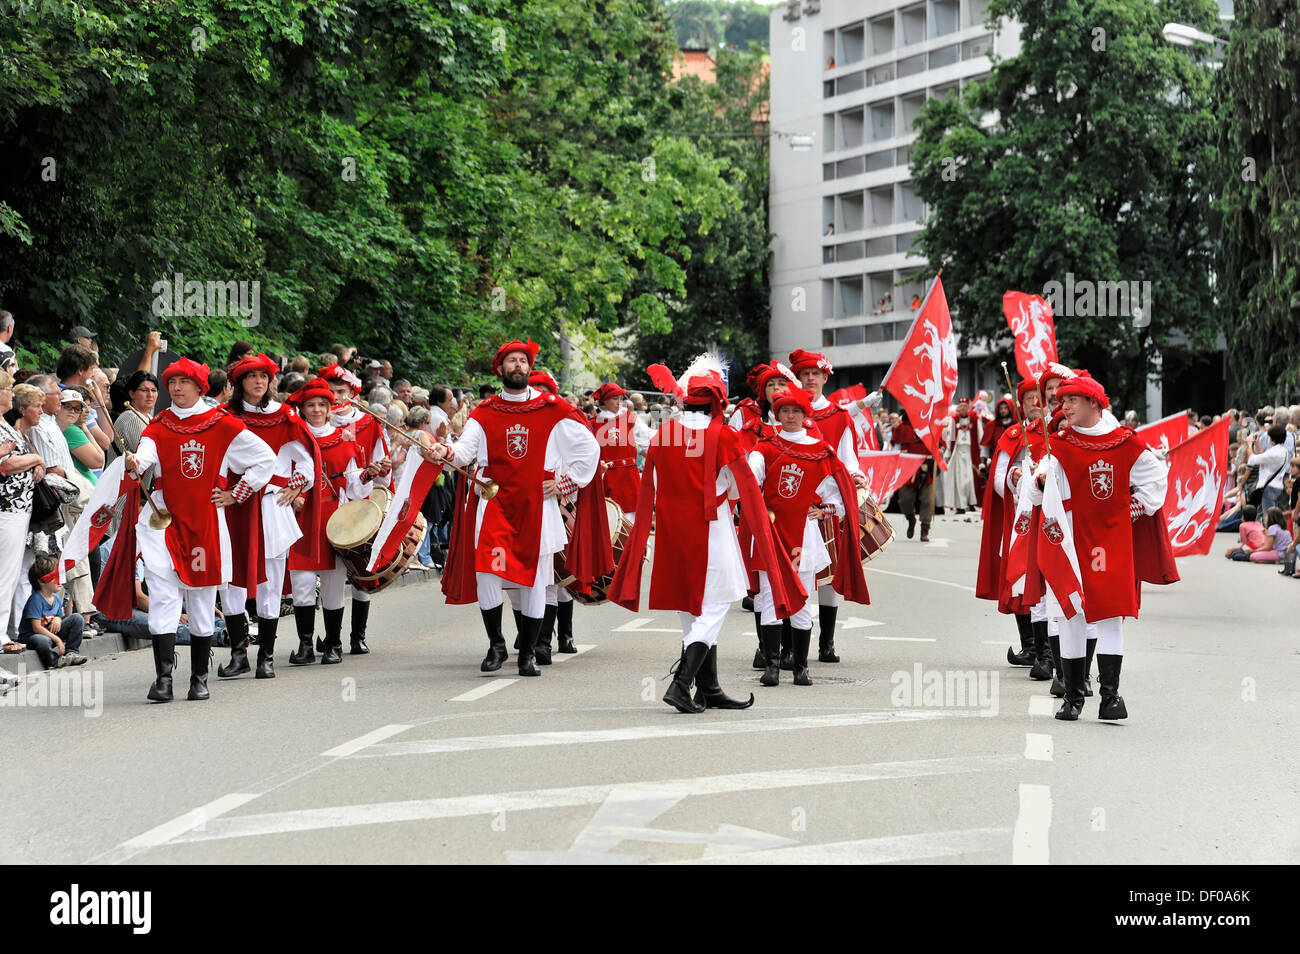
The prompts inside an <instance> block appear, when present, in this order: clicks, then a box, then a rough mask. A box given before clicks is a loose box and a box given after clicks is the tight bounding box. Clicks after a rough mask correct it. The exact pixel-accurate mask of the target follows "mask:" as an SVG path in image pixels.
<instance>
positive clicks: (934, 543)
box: [924, 537, 952, 550]
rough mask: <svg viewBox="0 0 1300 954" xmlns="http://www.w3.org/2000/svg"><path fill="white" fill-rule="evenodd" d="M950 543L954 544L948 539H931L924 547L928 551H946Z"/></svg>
mask: <svg viewBox="0 0 1300 954" xmlns="http://www.w3.org/2000/svg"><path fill="white" fill-rule="evenodd" d="M950 543H952V541H951V540H949V539H948V538H947V537H931V538H930V539H929V540H926V541H925V544H924V546H925V548H926V549H927V550H946V549H948V544H950Z"/></svg>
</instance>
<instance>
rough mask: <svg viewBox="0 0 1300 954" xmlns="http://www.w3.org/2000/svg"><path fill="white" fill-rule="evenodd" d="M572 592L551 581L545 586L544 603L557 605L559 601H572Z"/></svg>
mask: <svg viewBox="0 0 1300 954" xmlns="http://www.w3.org/2000/svg"><path fill="white" fill-rule="evenodd" d="M572 602H573V594H572V593H570V592H569V591H568V590H567V589H566V588H564V587H563V586H560V584H558V583H552V584H551V585H550V586H548V587H547V588H546V605H547V606H558V605H559V604H560V603H572Z"/></svg>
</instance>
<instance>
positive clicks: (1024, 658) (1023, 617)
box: [1007, 613, 1034, 666]
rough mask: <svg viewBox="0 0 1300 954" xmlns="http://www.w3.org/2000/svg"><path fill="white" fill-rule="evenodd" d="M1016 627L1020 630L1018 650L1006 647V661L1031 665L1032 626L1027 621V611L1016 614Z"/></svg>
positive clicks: (1032, 659) (1032, 648)
mask: <svg viewBox="0 0 1300 954" xmlns="http://www.w3.org/2000/svg"><path fill="white" fill-rule="evenodd" d="M1016 629H1018V630H1019V631H1020V652H1016V651H1015V650H1014V649H1012V648H1011V647H1010V646H1008V647H1007V662H1008V663H1010V664H1011V665H1013V666H1032V665H1033V664H1034V628H1033V626H1032V625H1031V624H1030V622H1029V614H1028V613H1017V614H1016Z"/></svg>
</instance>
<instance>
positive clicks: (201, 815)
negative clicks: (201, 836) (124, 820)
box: [122, 794, 257, 849]
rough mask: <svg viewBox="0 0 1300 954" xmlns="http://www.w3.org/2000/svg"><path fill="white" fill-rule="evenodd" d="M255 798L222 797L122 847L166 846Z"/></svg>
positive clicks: (145, 833) (254, 796) (163, 824)
mask: <svg viewBox="0 0 1300 954" xmlns="http://www.w3.org/2000/svg"><path fill="white" fill-rule="evenodd" d="M255 798H257V795H245V794H234V795H222V796H221V797H220V798H218V799H214V800H213V801H210V802H208V803H207V804H206V805H200V806H199V807H198V808H195V809H193V810H191V811H188V812H186V813H185V814H184V815H181V816H179V817H177V818H173V819H172V820H171V821H169V822H163V823H162V824H161V825H159V826H158V827H157V828H150V829H149V830H148V831H146V832H144V833H143V834H141V835H136V836H135V837H134V838H132V839H130V840H129V841H125V842H123V843H122V847H123V848H128V849H130V848H156V847H157V846H158V845H165V844H167V842H169V841H171V840H173V839H174V838H177V837H178V836H180V835H184V834H185V833H186V832H190V831H193V830H195V829H198V830H199V831H202V830H203V829H204V828H205V827H206V826H207V825H208V824H209V823H210V822H211V821H212V820H213V819H215V818H217V817H218V816H220V815H224V814H225V813H226V812H228V811H231V810H232V809H235V808H238V807H239V806H240V805H243V804H245V803H246V802H251V801H252V800H253V799H255Z"/></svg>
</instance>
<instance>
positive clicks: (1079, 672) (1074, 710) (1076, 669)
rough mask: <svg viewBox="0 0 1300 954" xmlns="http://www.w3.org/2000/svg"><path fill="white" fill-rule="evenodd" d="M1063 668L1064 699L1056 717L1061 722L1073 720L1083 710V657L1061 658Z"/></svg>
mask: <svg viewBox="0 0 1300 954" xmlns="http://www.w3.org/2000/svg"><path fill="white" fill-rule="evenodd" d="M1061 668H1063V669H1064V670H1065V699H1064V700H1062V702H1061V708H1060V709H1059V710H1058V711H1057V713H1056V717H1057V718H1058V719H1060V720H1061V721H1062V722H1074V721H1075V720H1077V719H1078V718H1079V713H1081V712H1082V711H1083V658H1082V657H1080V658H1079V659H1062V660H1061Z"/></svg>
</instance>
